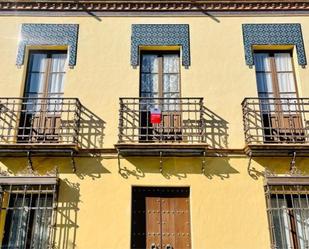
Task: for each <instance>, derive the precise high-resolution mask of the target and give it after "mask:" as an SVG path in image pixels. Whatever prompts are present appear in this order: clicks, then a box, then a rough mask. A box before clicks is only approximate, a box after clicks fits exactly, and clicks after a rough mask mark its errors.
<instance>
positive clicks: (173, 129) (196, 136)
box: [119, 98, 206, 143]
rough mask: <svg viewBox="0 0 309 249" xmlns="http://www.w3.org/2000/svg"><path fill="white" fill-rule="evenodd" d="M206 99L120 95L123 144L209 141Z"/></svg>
mask: <svg viewBox="0 0 309 249" xmlns="http://www.w3.org/2000/svg"><path fill="white" fill-rule="evenodd" d="M203 115H204V109H203V99H202V98H120V111H119V143H147V142H148V143H154V142H159V143H205V141H206V136H205V125H204V118H203Z"/></svg>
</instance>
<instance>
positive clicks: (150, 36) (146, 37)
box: [131, 24, 190, 67]
mask: <svg viewBox="0 0 309 249" xmlns="http://www.w3.org/2000/svg"><path fill="white" fill-rule="evenodd" d="M175 45H179V46H181V47H182V65H183V66H185V67H189V66H190V35H189V25H187V24H133V25H132V37H131V65H132V66H138V65H139V46H175Z"/></svg>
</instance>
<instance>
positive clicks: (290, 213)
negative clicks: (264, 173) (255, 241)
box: [265, 185, 309, 249]
mask: <svg viewBox="0 0 309 249" xmlns="http://www.w3.org/2000/svg"><path fill="white" fill-rule="evenodd" d="M265 194H266V203H267V214H268V220H269V227H270V234H271V242H272V244H271V248H272V249H307V248H309V185H274V186H272V185H266V186H265Z"/></svg>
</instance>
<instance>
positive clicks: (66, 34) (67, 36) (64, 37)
mask: <svg viewBox="0 0 309 249" xmlns="http://www.w3.org/2000/svg"><path fill="white" fill-rule="evenodd" d="M78 27H79V26H78V24H22V26H21V38H20V42H19V46H18V52H17V59H16V64H17V65H18V66H20V65H23V63H24V55H25V49H26V46H27V45H66V46H68V54H69V66H74V65H75V64H76V52H77V40H78Z"/></svg>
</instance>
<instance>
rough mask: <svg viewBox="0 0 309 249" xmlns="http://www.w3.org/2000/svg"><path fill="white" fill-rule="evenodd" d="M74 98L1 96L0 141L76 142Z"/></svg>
mask: <svg viewBox="0 0 309 249" xmlns="http://www.w3.org/2000/svg"><path fill="white" fill-rule="evenodd" d="M81 111H82V105H81V103H80V101H79V100H78V99H76V98H0V144H43V143H44V144H75V145H77V143H78V136H79V129H80V119H81Z"/></svg>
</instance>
